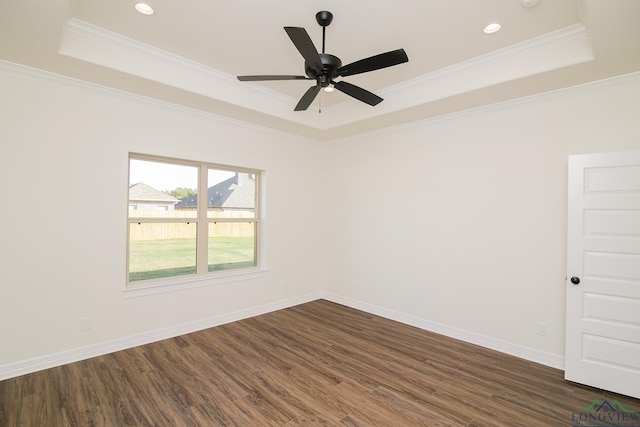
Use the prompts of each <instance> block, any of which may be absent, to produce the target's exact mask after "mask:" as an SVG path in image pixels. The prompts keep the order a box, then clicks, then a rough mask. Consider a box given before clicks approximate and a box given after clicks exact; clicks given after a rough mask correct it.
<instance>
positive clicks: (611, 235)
mask: <svg viewBox="0 0 640 427" xmlns="http://www.w3.org/2000/svg"><path fill="white" fill-rule="evenodd" d="M568 214H569V222H568V243H567V285H566V286H567V314H566V316H567V318H566V351H565V378H566V379H567V380H570V381H574V382H577V383H581V384H586V385H590V386H594V387H598V388H602V389H605V390H610V391H614V392H617V393H621V394H626V395H629V396H633V397H636V398H640V151H634V152H622V153H603V154H589V155H577V156H570V157H569V211H568Z"/></svg>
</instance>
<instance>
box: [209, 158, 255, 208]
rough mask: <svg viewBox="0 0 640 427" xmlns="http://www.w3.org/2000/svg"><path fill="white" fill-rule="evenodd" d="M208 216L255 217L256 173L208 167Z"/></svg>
mask: <svg viewBox="0 0 640 427" xmlns="http://www.w3.org/2000/svg"><path fill="white" fill-rule="evenodd" d="M207 188H208V190H207V199H208V200H207V217H208V218H255V208H256V206H255V203H256V175H255V174H252V173H244V172H229V171H224V170H218V169H209V171H208V176H207Z"/></svg>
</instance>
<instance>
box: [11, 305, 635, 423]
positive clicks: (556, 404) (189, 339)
mask: <svg viewBox="0 0 640 427" xmlns="http://www.w3.org/2000/svg"><path fill="white" fill-rule="evenodd" d="M562 375H563V374H562V372H561V371H558V370H556V369H552V368H549V367H546V366H542V365H538V364H535V363H531V362H528V361H526V360H522V359H519V358H515V357H511V356H508V355H505V354H502V353H498V352H495V351H491V350H488V349H485V348H482V347H478V346H474V345H472V344H468V343H464V342H461V341H456V340H453V339H450V338H446V337H443V336H441V335H437V334H434V333H430V332H426V331H423V330H420V329H417V328H413V327H410V326H406V325H402V324H399V323H396V322H393V321H390V320H387V319H383V318H380V317H377V316H373V315H370V314H367V313H363V312H360V311H357V310H354V309H351V308H348V307H344V306H341V305H338V304H335V303H331V302H328V301H325V300H319V301H314V302H311V303H307V304H302V305H299V306H296V307H292V308H288V309H285V310H281V311H277V312H274V313H269V314H266V315H262V316H258V317H254V318H251V319H247V320H242V321H239V322H234V323H230V324H227V325H222V326H219V327H216V328H211V329H207V330H204V331H200V332H196V333H192V334H188V335H184V336H181V337H177V338H173V339H169V340H164V341H160V342H157V343H153V344H149V345H144V346H140V347H136V348H132V349H129V350H125V351H120V352H117V353H113V354H109V355H105V356H100V357H96V358H93V359H90V360H85V361H81V362H77V363H73V364H69V365H65V366H61V367H57V368H52V369H48V370H45V371H41V372H37V373H33V374H29V375H24V376H21V377H18V378H13V379H9V380H5V381H2V382H0V426H7V427H13V426H53V427H58V426H118V427H120V426H286V427H293V426H351V427H356V426H393V427H398V426H465V427H471V426H474V427H479V426H487V427H492V426H493V427H495V426H510V427H513V426H527V427H530V426H554V427H556V426H570V425H572V423H571V416H572V412H573V411H578V410H581V409H585V408H586V407H587V406H589V404H591V402H593V401H594V400H595V399H599V400H604V399H607V400H609V401H613V400H618V401H619V402H620V403H622V405H624V406H625V408H627V409H629V410H634V411H640V401H639V400H638V399H632V398H629V397H625V396H620V395H613V394H610V393H606V392H603V391H602V390H597V389H592V388H589V387H584V386H580V385H577V384H573V383H569V382H566V381H564V380H563V378H562Z"/></svg>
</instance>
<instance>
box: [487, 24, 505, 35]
mask: <svg viewBox="0 0 640 427" xmlns="http://www.w3.org/2000/svg"><path fill="white" fill-rule="evenodd" d="M500 28H502V25H500V24H498V23H497V22H492V23H491V24H489V25H487V26H486V27H484V32H485V33H486V34H492V33H495V32H497V31H499V30H500Z"/></svg>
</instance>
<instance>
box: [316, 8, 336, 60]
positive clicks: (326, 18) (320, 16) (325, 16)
mask: <svg viewBox="0 0 640 427" xmlns="http://www.w3.org/2000/svg"><path fill="white" fill-rule="evenodd" d="M331 21H333V14H332V13H331V12H329V11H326V10H321V11H320V12H318V13H316V22H317V23H318V25H320V26H321V27H322V53H324V41H325V32H326V29H327V27H328V26H329V24H331Z"/></svg>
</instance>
